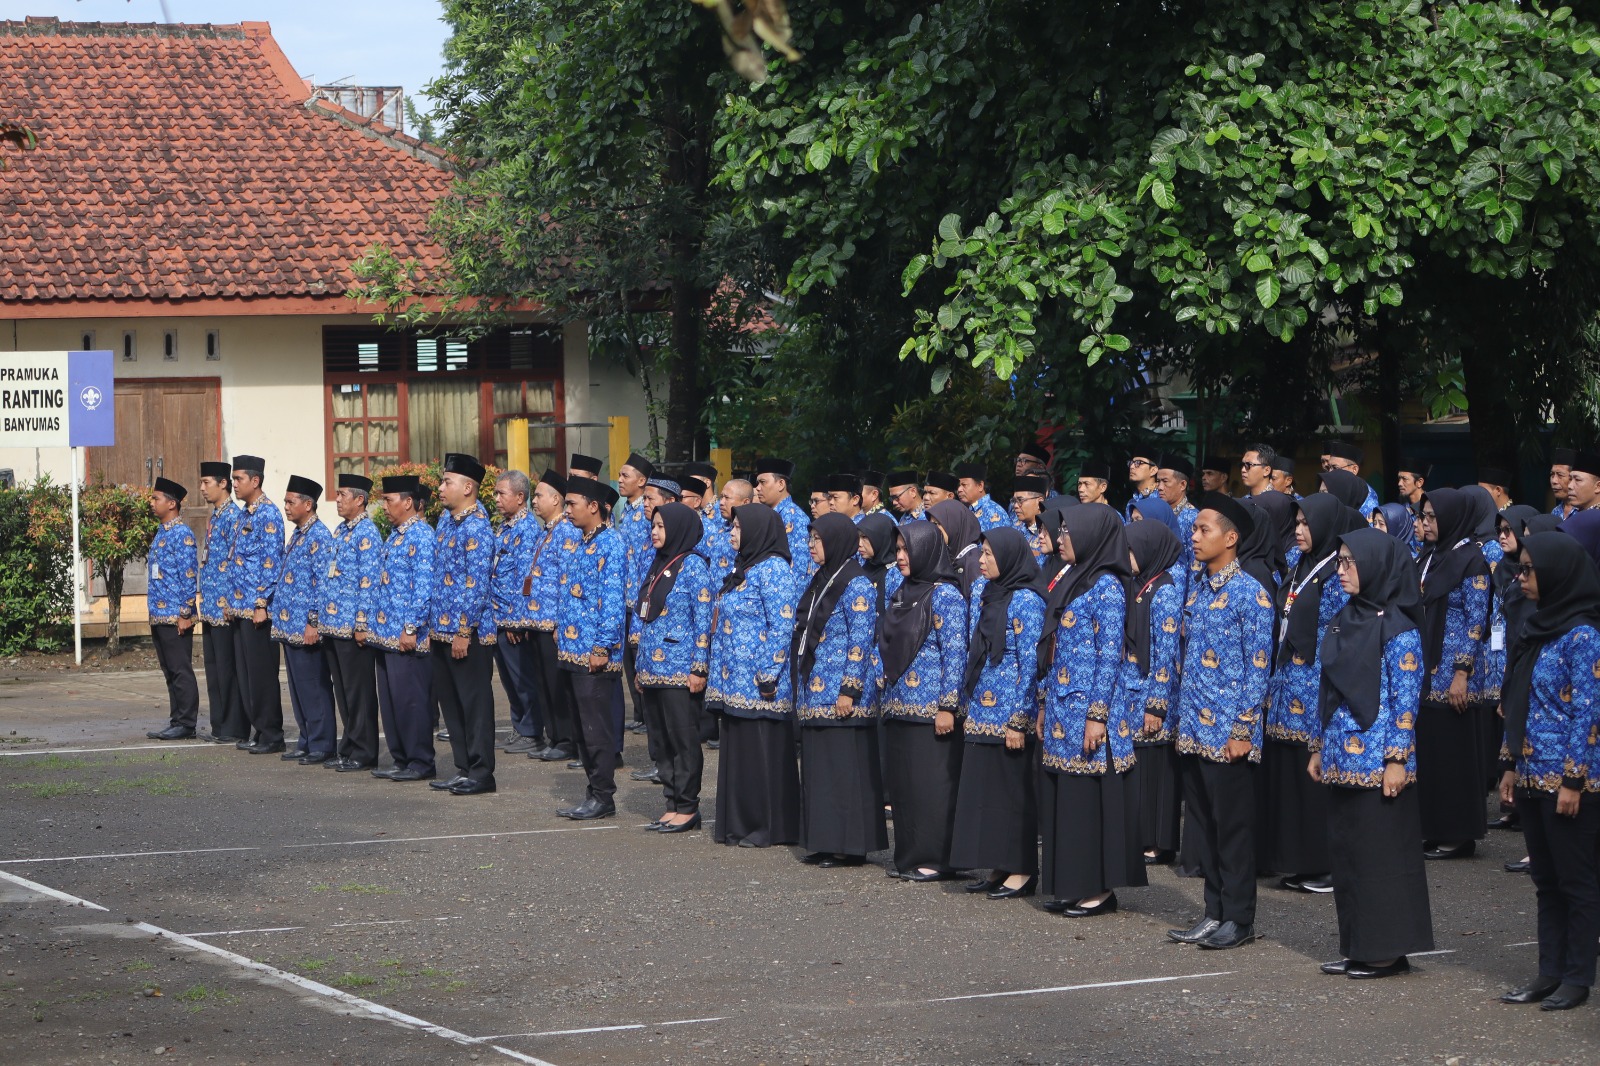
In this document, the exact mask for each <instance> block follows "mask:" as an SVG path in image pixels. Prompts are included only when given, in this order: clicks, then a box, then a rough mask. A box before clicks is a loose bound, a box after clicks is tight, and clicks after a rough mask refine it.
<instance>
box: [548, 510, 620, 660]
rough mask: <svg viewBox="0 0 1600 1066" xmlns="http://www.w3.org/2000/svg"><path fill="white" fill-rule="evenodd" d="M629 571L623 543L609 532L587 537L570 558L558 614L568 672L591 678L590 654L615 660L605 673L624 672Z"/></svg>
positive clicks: (560, 650) (560, 651)
mask: <svg viewBox="0 0 1600 1066" xmlns="http://www.w3.org/2000/svg"><path fill="white" fill-rule="evenodd" d="M626 565H627V549H625V548H624V547H623V545H622V538H621V537H619V536H617V533H616V531H615V530H613V529H609V528H607V527H605V526H601V527H600V528H598V529H596V530H594V531H593V532H592V533H589V534H588V535H587V536H584V537H583V538H582V539H581V540H580V541H579V543H578V546H577V548H576V550H574V551H573V553H572V555H571V556H570V557H569V558H568V560H567V563H566V567H565V573H564V574H563V575H562V581H563V588H564V590H565V592H564V595H562V596H560V597H558V598H559V600H560V605H559V606H558V607H557V608H556V658H557V659H558V660H559V661H560V664H561V668H562V669H563V670H572V671H576V672H579V673H588V671H589V656H590V654H592V653H594V652H605V653H606V654H608V655H610V658H609V659H607V660H606V665H605V669H604V670H603V672H604V673H607V674H614V673H619V672H621V670H622V638H623V627H624V624H625V618H626V615H627V610H626V601H625V600H624V599H623V596H624V592H623V576H622V572H623V570H624V569H625V567H626Z"/></svg>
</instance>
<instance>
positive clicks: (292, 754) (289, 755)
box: [278, 748, 311, 762]
mask: <svg viewBox="0 0 1600 1066" xmlns="http://www.w3.org/2000/svg"><path fill="white" fill-rule="evenodd" d="M310 754H311V753H310V752H309V751H307V750H306V749H304V748H289V749H288V750H286V751H285V752H284V753H283V754H282V755H280V756H278V758H280V759H282V760H283V761H284V762H293V761H294V760H296V759H303V758H305V757H306V756H307V755H310Z"/></svg>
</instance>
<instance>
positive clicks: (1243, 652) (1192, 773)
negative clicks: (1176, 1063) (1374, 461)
mask: <svg viewBox="0 0 1600 1066" xmlns="http://www.w3.org/2000/svg"><path fill="white" fill-rule="evenodd" d="M1254 528H1255V526H1254V521H1253V520H1252V518H1251V515H1250V511H1249V509H1248V508H1246V507H1245V506H1244V505H1243V504H1242V503H1240V502H1239V501H1237V500H1235V499H1232V498H1231V497H1229V496H1225V495H1223V494H1222V493H1220V492H1210V493H1207V494H1206V495H1205V496H1203V497H1202V498H1201V500H1200V513H1199V514H1198V515H1197V516H1196V517H1195V523H1194V533H1193V535H1192V539H1193V542H1194V557H1195V561H1196V562H1197V563H1198V564H1199V566H1200V569H1199V570H1198V571H1197V572H1196V573H1195V575H1194V576H1193V578H1192V580H1191V581H1190V584H1189V598H1188V605H1187V607H1186V609H1185V611H1184V618H1185V627H1186V632H1185V639H1184V652H1183V674H1182V676H1183V683H1182V685H1181V686H1180V688H1179V691H1178V751H1179V753H1180V755H1181V757H1182V759H1183V800H1184V810H1185V812H1186V816H1187V817H1188V818H1190V819H1191V820H1192V822H1193V825H1194V830H1195V832H1196V833H1198V834H1199V839H1200V841H1201V847H1200V866H1201V869H1202V871H1203V872H1204V874H1205V882H1206V890H1205V896H1206V912H1205V916H1204V917H1202V918H1201V919H1200V920H1199V921H1198V922H1196V923H1195V924H1194V926H1192V927H1191V928H1189V929H1173V930H1169V931H1168V933H1167V936H1168V937H1170V938H1171V939H1173V940H1175V941H1177V942H1179V943H1184V944H1199V945H1200V946H1201V947H1204V948H1217V949H1220V948H1234V947H1239V946H1240V945H1243V944H1248V943H1249V942H1250V941H1251V940H1254V939H1255V910H1256V869H1255V817H1256V802H1255V765H1256V763H1258V762H1260V760H1261V739H1262V713H1261V706H1262V702H1263V700H1265V698H1266V694H1267V676H1268V674H1269V673H1270V663H1271V661H1272V617H1273V599H1272V595H1271V593H1270V592H1269V591H1268V590H1267V589H1264V588H1262V587H1261V585H1260V584H1259V583H1258V582H1257V581H1256V580H1255V578H1253V577H1251V576H1250V575H1249V574H1247V573H1245V572H1244V570H1243V569H1241V568H1240V566H1239V560H1238V553H1239V544H1240V543H1241V542H1242V541H1244V540H1245V539H1246V538H1247V537H1249V535H1250V533H1251V532H1252V530H1253V529H1254Z"/></svg>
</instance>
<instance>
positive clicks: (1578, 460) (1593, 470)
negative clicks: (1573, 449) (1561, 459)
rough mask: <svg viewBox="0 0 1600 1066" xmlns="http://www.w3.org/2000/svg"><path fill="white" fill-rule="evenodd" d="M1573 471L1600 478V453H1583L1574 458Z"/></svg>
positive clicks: (1575, 455) (1578, 453)
mask: <svg viewBox="0 0 1600 1066" xmlns="http://www.w3.org/2000/svg"><path fill="white" fill-rule="evenodd" d="M1572 469H1573V470H1578V471H1582V472H1583V473H1585V474H1589V475H1591V476H1593V477H1600V453H1595V452H1590V451H1581V452H1577V453H1576V454H1574V455H1573V457H1572Z"/></svg>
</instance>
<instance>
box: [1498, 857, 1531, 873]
mask: <svg viewBox="0 0 1600 1066" xmlns="http://www.w3.org/2000/svg"><path fill="white" fill-rule="evenodd" d="M1531 869H1533V863H1532V862H1531V861H1529V860H1528V859H1518V860H1517V861H1516V862H1508V863H1506V865H1505V871H1506V873H1508V874H1525V873H1527V872H1528V871H1529V870H1531Z"/></svg>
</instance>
